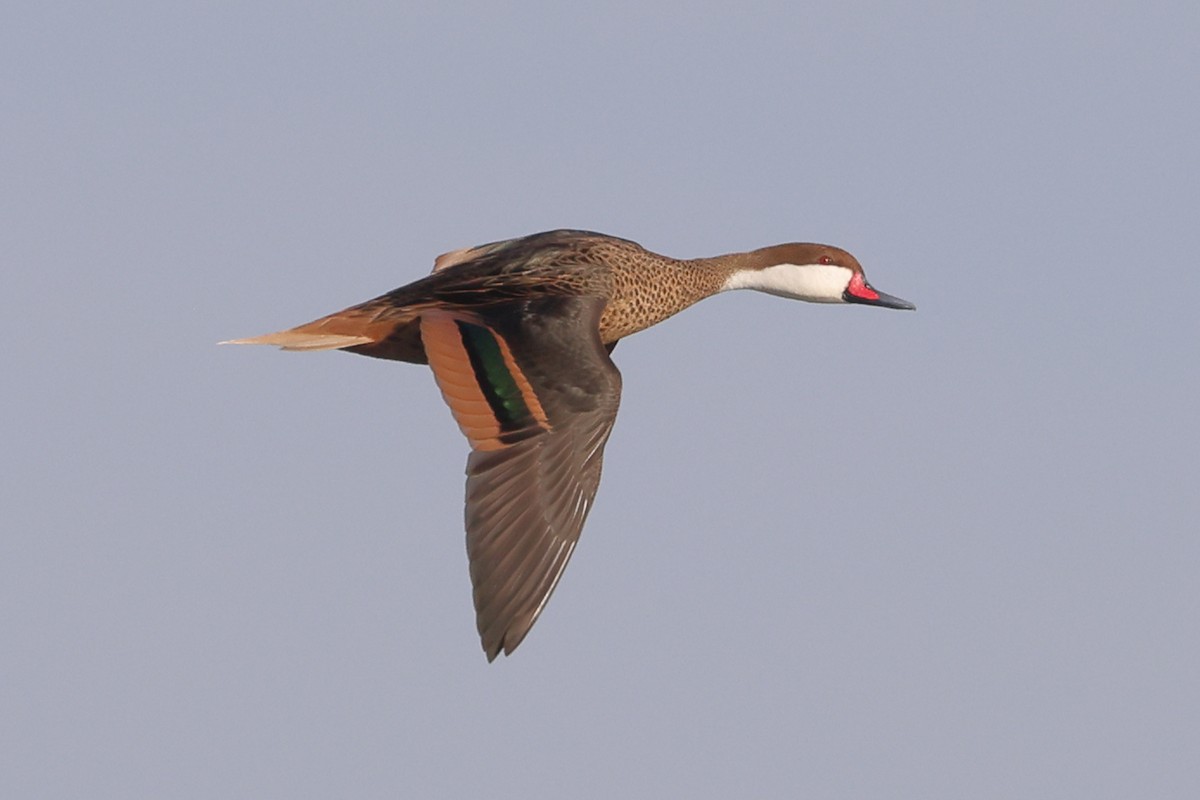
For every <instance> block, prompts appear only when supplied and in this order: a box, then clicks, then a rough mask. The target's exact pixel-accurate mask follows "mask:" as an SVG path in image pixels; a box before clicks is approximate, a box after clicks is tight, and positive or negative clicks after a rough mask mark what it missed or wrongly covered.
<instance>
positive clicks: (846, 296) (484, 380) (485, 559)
mask: <svg viewBox="0 0 1200 800" xmlns="http://www.w3.org/2000/svg"><path fill="white" fill-rule="evenodd" d="M735 289H752V290H757V291H760V292H766V293H768V294H773V295H778V296H780V297H785V298H789V299H794V300H804V301H807V302H810V303H837V304H846V305H864V306H878V307H881V308H892V309H905V310H913V309H915V306H914V305H913V304H912V303H909V302H907V301H905V300H901V299H899V298H897V297H893V296H891V295H889V294H885V293H883V292H880V291H878V290H876V289H875V288H874V287H872V286H871V284H870V283H869V282H868V281H867V279H866V276H865V275H864V274H863V269H862V266H861V265H860V264H859V262H858V260H857V259H856V258H855V257H854V256H852V255H851V254H850V253H848V252H847V251H845V250H843V249H841V248H839V247H834V246H831V245H825V244H813V243H789V244H779V245H773V246H770V247H763V248H760V249H757V250H751V251H748V252H737V253H728V254H726V255H719V256H715V257H711V258H694V259H676V258H670V257H668V256H663V255H659V254H657V253H654V252H651V251H649V250H647V249H645V248H643V247H642V246H641V245H639V244H637V243H635V242H632V241H629V240H627V239H621V238H618V237H615V236H609V235H605V234H601V233H594V232H591V231H583V230H566V229H564V230H554V231H546V232H544V233H537V234H533V235H530V236H523V237H519V238H514V239H506V240H503V241H497V242H491V243H489V244H483V245H479V246H476V247H467V248H463V249H461V250H454V251H452V252H449V253H445V254H443V255H441V256H438V257H437V258H436V259H435V261H434V268H433V272H432V273H431V274H429V275H427V276H426V277H423V278H421V279H419V280H416V281H414V282H412V283H409V284H407V285H406V286H401V287H400V288H398V289H394V290H392V291H390V292H388V293H386V294H383V295H380V296H378V297H376V298H374V299H372V300H367V301H366V302H363V303H359V304H358V305H353V306H350V307H349V308H345V309H343V310H341V311H337V312H335V313H333V314H329V315H328V316H325V317H321V318H320V319H317V320H314V321H312V322H308V323H305V324H303V325H300V326H297V327H295V328H290V329H288V330H283V331H279V332H277V333H269V334H266V335H263V336H256V337H251V338H246V339H234V340H231V341H229V342H223V343H222V344H258V345H277V346H279V347H281V348H283V349H284V350H293V351H320V350H346V351H348V352H351V353H358V354H360V355H365V356H371V357H373V358H380V359H387V360H392V361H404V362H409V363H413V364H428V365H429V367H430V368H431V369H432V371H433V375H434V378H435V380H436V383H437V385H438V388H439V389H440V390H441V394H442V397H443V399H444V400H445V402H446V404H447V405H448V406H449V407H450V411H451V413H452V414H453V416H454V419H455V420H456V421H457V423H458V426H459V428H460V429H461V430H462V433H463V435H464V436H465V437H466V439H467V441H468V443H469V444H470V454H469V456H468V458H467V467H466V474H467V482H466V508H465V527H466V540H467V558H468V563H469V570H470V576H471V584H472V594H473V599H474V606H475V619H476V627H477V629H478V633H479V637H480V642H481V644H482V647H483V651H484V653H485V655H486V657H487V660H488V661H489V662H491V661H494V660H495V658H496V657H497V655H499V653H501V652H503V653H504V654H505V655H506V656H508V655H511V654H512V653H513V651H514V650H516V648H517V647H518V646H519V645H520V644H521V642H522V641H523V640H524V639H525V637H526V635H527V634H528V633H529V631H530V629H531V628H532V627H533V625H534V623H535V622H536V621H537V619H538V617H539V616H540V615H541V613H542V611H543V609H544V608H545V606H546V603H547V601H548V600H549V599H550V596H551V594H552V593H553V592H554V589H555V587H556V586H557V585H558V582H559V579H560V578H561V577H562V574H563V570H564V569H565V568H566V566H567V562H568V561H569V560H570V558H571V554H572V552H573V551H574V550H575V545H576V544H577V543H578V541H579V536H580V532H581V531H582V530H583V526H584V521H585V520H586V519H587V516H588V512H589V511H590V510H591V508H592V503H593V501H594V499H595V496H596V490H597V488H598V487H599V485H600V471H601V462H602V459H603V454H604V446H605V444H606V443H607V441H608V438H609V434H610V433H611V431H612V428H613V422H614V421H615V419H616V416H617V407H618V405H619V403H620V399H621V373H620V372H619V371H618V370H617V367H616V365H615V364H614V363H613V360H612V358H611V355H612V352H613V348H615V347H616V345H617V343H618V342H619V341H620V340H621V339H623V338H625V337H627V336H631V335H632V334H635V333H637V332H639V331H642V330H645V329H646V328H649V327H651V326H653V325H657V324H658V323H660V322H663V321H664V320H666V319H668V318H670V317H672V316H674V315H675V314H677V313H679V312H680V311H683V310H684V309H686V308H687V307H689V306H691V305H693V304H694V303H696V302H698V301H700V300H702V299H704V298H707V297H710V296H712V295H715V294H719V293H722V292H726V291H731V290H735Z"/></svg>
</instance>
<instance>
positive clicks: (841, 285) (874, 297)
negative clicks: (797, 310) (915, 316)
mask: <svg viewBox="0 0 1200 800" xmlns="http://www.w3.org/2000/svg"><path fill="white" fill-rule="evenodd" d="M722 289H723V290H728V289H756V290H758V291H760V292H766V293H768V294H776V295H779V296H780V297H790V298H792V299H793V300H807V301H808V302H810V303H861V304H863V305H868V306H882V307H883V308H900V309H905V310H910V311H911V310H913V309H915V308H916V306H914V305H913V304H912V303H910V302H908V301H906V300H901V299H900V298H899V297H893V296H891V295H890V294H884V293H883V292H880V291H878V290H877V289H875V288H874V287H873V286H871V284H869V283H867V278H866V276H865V275H863V270H862V265H861V264H859V263H858V259H856V258H855V257H854V256H852V255H850V254H849V253H847V252H846V251H845V250H843V249H841V248H840V247H833V246H832V245H827V244H798V243H794V244H778V245H775V246H773V247H764V248H762V249H761V250H755V251H753V252H750V253H747V254H746V255H745V257H744V258H743V259H741V261H740V263H739V264H738V265H737V267H736V268H735V269H734V270H733V271H732V272H731V273H730V275H729V277H728V278H726V280H725V285H724V286H723V287H722Z"/></svg>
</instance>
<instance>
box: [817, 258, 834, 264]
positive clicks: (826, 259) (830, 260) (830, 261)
mask: <svg viewBox="0 0 1200 800" xmlns="http://www.w3.org/2000/svg"><path fill="white" fill-rule="evenodd" d="M817 261H818V262H820V263H822V264H832V263H833V259H832V258H830V257H829V256H821V257H820V258H818V259H817Z"/></svg>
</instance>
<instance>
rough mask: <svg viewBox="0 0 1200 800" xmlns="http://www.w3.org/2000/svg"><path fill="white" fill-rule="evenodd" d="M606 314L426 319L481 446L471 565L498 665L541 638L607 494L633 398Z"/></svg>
mask: <svg viewBox="0 0 1200 800" xmlns="http://www.w3.org/2000/svg"><path fill="white" fill-rule="evenodd" d="M604 303H605V301H604V300H603V299H601V298H596V297H564V296H558V297H541V298H534V299H528V300H522V301H518V302H510V303H505V304H502V305H499V306H493V307H490V308H486V309H479V310H472V311H462V310H453V311H444V310H439V311H429V312H426V313H425V314H423V315H422V317H421V338H422V340H423V341H424V345H425V352H426V354H427V355H428V357H429V365H430V367H432V368H433V373H434V376H435V377H436V378H437V382H438V386H439V387H440V388H441V390H442V396H443V397H444V398H445V400H446V403H447V404H448V405H449V406H450V409H451V411H453V412H454V417H455V419H456V420H457V421H458V424H459V427H460V428H462V431H463V433H464V434H465V435H466V437H467V439H468V440H469V441H470V443H471V455H470V457H469V459H468V460H467V509H466V526H467V554H468V557H469V559H470V565H471V582H472V584H473V586H474V594H475V614H476V623H477V625H478V628H479V635H480V637H481V638H482V640H483V649H484V651H485V652H486V653H487V657H488V660H489V661H490V660H492V659H494V658H495V657H496V655H497V654H498V653H499V652H500V651H501V650H504V652H505V654H508V653H511V652H512V651H513V650H514V649H516V647H517V645H519V644H520V643H521V640H522V639H524V638H525V634H527V633H528V632H529V629H530V628H531V627H533V623H534V622H535V621H536V620H537V618H538V615H539V614H540V613H541V611H542V608H543V607H544V606H545V604H546V600H547V599H549V597H550V593H551V592H552V591H554V586H555V584H557V583H558V579H559V577H560V576H561V575H562V572H563V569H564V568H565V567H566V565H567V560H568V559H569V558H570V557H571V551H572V550H573V549H574V547H575V543H576V542H577V541H578V540H579V532H580V530H581V529H582V528H583V522H584V520H585V519H586V518H587V514H588V509H589V508H590V507H591V504H592V499H593V498H594V497H595V495H596V488H597V487H598V486H599V484H600V463H601V458H602V456H603V450H604V443H605V442H606V441H607V440H608V435H609V432H610V431H611V430H612V425H613V421H614V420H615V419H616V414H617V404H618V402H619V401H620V396H621V374H620V373H619V372H618V371H617V368H616V366H615V365H614V364H613V363H612V360H611V359H609V357H608V353H607V352H606V351H605V348H604V346H603V345H602V344H601V342H600V336H599V320H600V312H601V311H602V310H603V309H604Z"/></svg>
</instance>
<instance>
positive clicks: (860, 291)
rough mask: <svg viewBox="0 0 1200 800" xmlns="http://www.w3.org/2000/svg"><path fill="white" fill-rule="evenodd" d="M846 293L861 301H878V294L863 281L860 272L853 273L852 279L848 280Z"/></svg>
mask: <svg viewBox="0 0 1200 800" xmlns="http://www.w3.org/2000/svg"><path fill="white" fill-rule="evenodd" d="M846 291H847V292H849V293H850V294H852V295H854V296H855V297H859V298H862V299H863V300H878V299H879V292H877V291H875V290H874V289H872V288H871V286H870V284H868V283H867V282H866V281H865V280H863V276H862V273H861V272H856V273H854V277H853V278H851V279H850V285H849V286H847V287H846Z"/></svg>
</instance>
